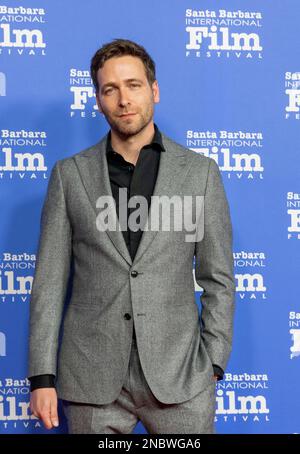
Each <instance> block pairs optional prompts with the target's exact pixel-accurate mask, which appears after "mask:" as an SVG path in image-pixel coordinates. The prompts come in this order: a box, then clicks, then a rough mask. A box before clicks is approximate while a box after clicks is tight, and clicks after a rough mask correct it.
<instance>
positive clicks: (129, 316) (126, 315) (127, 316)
mask: <svg viewBox="0 0 300 454" xmlns="http://www.w3.org/2000/svg"><path fill="white" fill-rule="evenodd" d="M124 318H125V319H126V320H130V319H131V315H130V314H128V312H126V314H124Z"/></svg>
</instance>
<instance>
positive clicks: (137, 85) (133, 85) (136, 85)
mask: <svg viewBox="0 0 300 454" xmlns="http://www.w3.org/2000/svg"><path fill="white" fill-rule="evenodd" d="M131 86H132V87H139V86H140V85H139V84H131Z"/></svg>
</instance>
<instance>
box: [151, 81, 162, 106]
mask: <svg viewBox="0 0 300 454" xmlns="http://www.w3.org/2000/svg"><path fill="white" fill-rule="evenodd" d="M152 93H153V101H154V102H155V103H159V100H160V99H159V86H158V82H157V80H155V81H154V82H153V84H152Z"/></svg>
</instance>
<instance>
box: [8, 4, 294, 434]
mask: <svg viewBox="0 0 300 454" xmlns="http://www.w3.org/2000/svg"><path fill="white" fill-rule="evenodd" d="M299 20H300V2H299V0H265V1H261V0H244V1H238V0H226V1H225V0H198V1H196V0H164V1H161V0H151V2H150V1H141V0H126V1H121V0H106V1H104V0H89V1H85V2H81V1H79V0H64V1H63V2H61V1H59V0H32V1H31V0H24V1H23V2H22V1H15V0H5V1H2V2H1V0H0V109H1V110H0V119H1V122H0V151H1V154H0V187H1V200H0V208H1V224H0V433H49V431H47V430H46V429H44V427H43V425H42V423H41V421H40V420H38V419H37V418H35V417H33V416H31V412H30V410H29V397H30V393H29V382H28V380H27V379H26V374H27V352H28V319H29V305H30V291H31V286H32V280H33V276H34V267H35V258H36V256H35V254H36V252H37V245H38V238H39V228H40V214H41V208H42V204H43V201H44V197H45V193H46V189H47V183H48V178H49V175H50V172H51V169H52V167H53V165H54V163H55V162H56V160H58V159H62V158H64V157H67V156H70V155H72V154H75V153H77V152H79V151H80V150H82V149H83V148H86V147H88V146H90V145H92V144H94V143H96V142H98V141H99V140H100V138H101V137H102V136H103V135H104V134H105V133H106V132H107V131H108V124H107V123H106V121H105V119H104V117H103V116H101V115H100V114H99V112H98V111H97V107H96V102H95V96H94V89H93V86H92V82H91V78H90V74H89V64H90V59H91V57H92V55H93V54H94V52H95V51H96V50H97V49H98V48H99V47H100V46H101V45H102V44H104V43H106V42H108V41H111V40H112V39H114V38H127V39H131V40H133V41H136V42H137V43H139V44H141V45H143V46H144V47H145V48H146V49H147V50H148V52H149V53H150V55H151V56H152V57H153V59H154V60H155V62H156V66H157V79H158V82H159V85H160V90H161V101H160V104H158V105H156V106H155V122H156V123H157V125H158V126H159V128H160V129H161V130H162V131H164V132H165V133H166V134H167V135H168V136H170V137H172V138H173V139H174V140H175V141H177V142H179V143H181V144H182V145H184V146H186V147H188V148H191V149H193V150H195V151H197V152H198V153H203V154H205V155H207V156H210V157H212V158H213V159H215V160H216V161H217V163H218V165H219V167H220V170H221V172H222V177H223V181H224V184H225V188H226V191H227V195H228V199H229V202H230V207H231V215H232V221H233V229H234V259H235V278H236V290H237V291H236V314H235V332H234V344H233V352H232V354H231V358H230V362H229V364H228V368H227V370H226V375H225V378H224V380H223V381H221V382H219V383H218V384H217V392H216V429H217V432H218V433H298V432H299V431H300V420H299V415H300V392H299V376H300V302H299V283H300V275H299V271H300V254H299V245H300V242H299V240H300V185H299V177H300V171H299V168H300V166H299V164H300V154H299V153H300V149H299V145H300V140H299V139H300V134H299V132H300V40H299ZM195 291H196V292H197V293H196V301H197V304H199V308H200V293H201V292H200V291H201V289H200V288H198V287H197V286H195ZM60 417H61V424H60V426H59V428H58V429H55V430H53V431H51V432H50V433H60V432H66V430H67V426H66V421H65V419H64V417H63V415H62V411H61V407H60ZM134 432H135V433H146V430H145V428H144V427H143V426H142V424H141V422H139V423H138V425H137V426H136V428H135V431H134Z"/></svg>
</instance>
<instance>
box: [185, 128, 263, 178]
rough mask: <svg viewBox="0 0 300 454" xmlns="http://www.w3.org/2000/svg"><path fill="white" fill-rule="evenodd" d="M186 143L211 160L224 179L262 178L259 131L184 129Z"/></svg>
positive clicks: (261, 137) (261, 145)
mask: <svg viewBox="0 0 300 454" xmlns="http://www.w3.org/2000/svg"><path fill="white" fill-rule="evenodd" d="M186 146H187V147H188V148H190V149H191V150H194V151H196V152H197V153H201V154H204V155H205V156H208V157H210V158H212V159H214V160H215V161H216V163H217V164H218V166H219V169H220V170H221V171H222V176H223V177H225V178H227V179H228V180H230V179H235V180H242V179H247V180H257V179H258V180H262V179H263V174H264V166H263V162H262V156H261V155H262V150H263V134H262V132H252V131H225V130H224V131H222V130H220V131H195V130H188V131H187V132H186Z"/></svg>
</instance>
